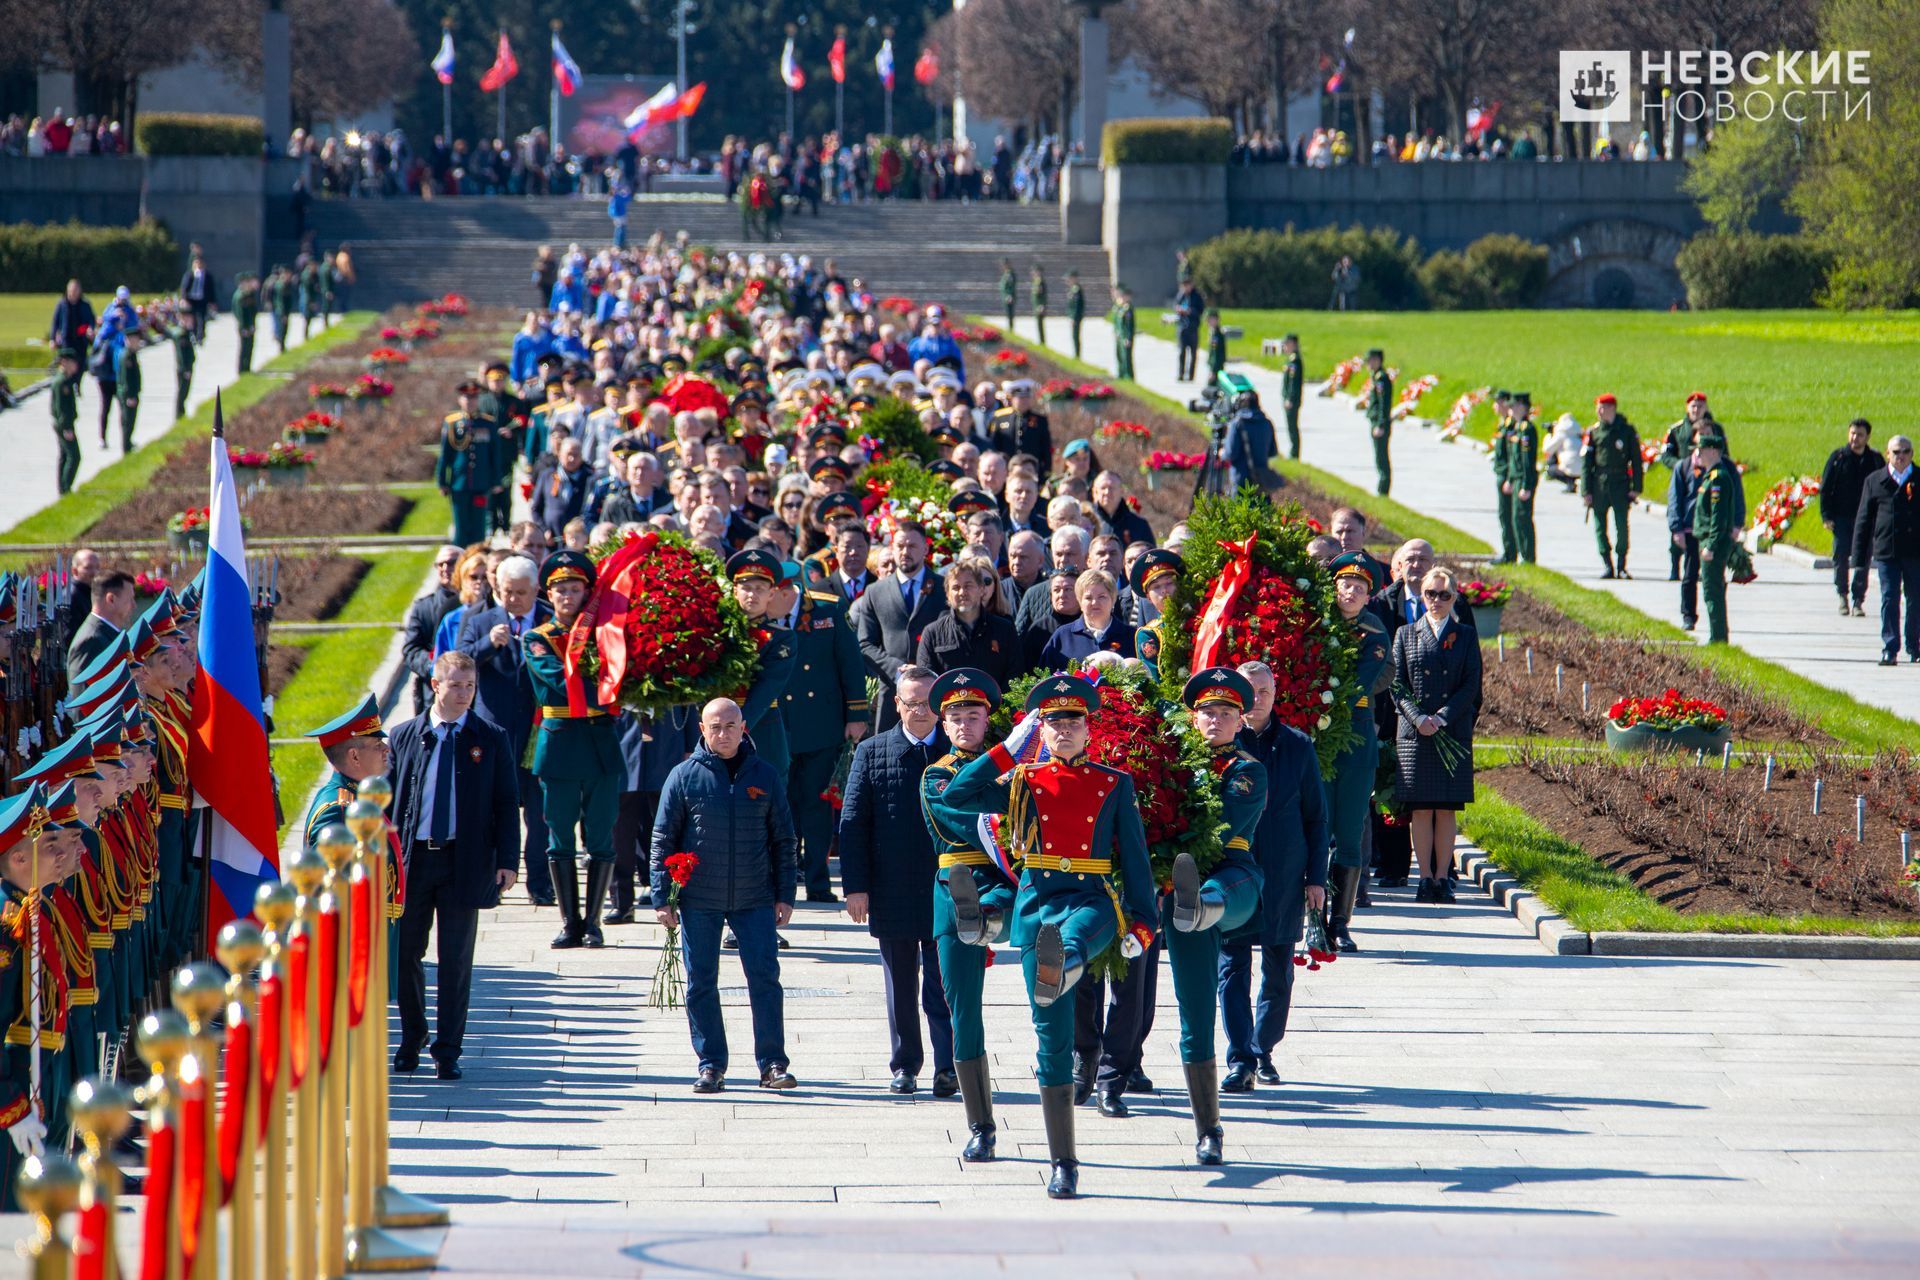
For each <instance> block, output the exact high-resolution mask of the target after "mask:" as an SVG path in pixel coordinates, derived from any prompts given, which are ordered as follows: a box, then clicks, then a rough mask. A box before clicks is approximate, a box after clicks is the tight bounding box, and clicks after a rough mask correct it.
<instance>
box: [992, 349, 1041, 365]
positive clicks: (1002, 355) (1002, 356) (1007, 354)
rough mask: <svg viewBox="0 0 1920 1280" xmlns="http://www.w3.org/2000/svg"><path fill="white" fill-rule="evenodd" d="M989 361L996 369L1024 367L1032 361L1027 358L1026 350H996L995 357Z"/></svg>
mask: <svg viewBox="0 0 1920 1280" xmlns="http://www.w3.org/2000/svg"><path fill="white" fill-rule="evenodd" d="M988 363H989V364H991V365H993V367H994V368H996V369H1024V368H1026V367H1027V366H1028V365H1029V364H1031V363H1032V361H1030V360H1028V359H1027V353H1026V352H1024V351H1012V350H1008V351H996V352H994V353H993V358H992V359H991V360H989V361H988Z"/></svg>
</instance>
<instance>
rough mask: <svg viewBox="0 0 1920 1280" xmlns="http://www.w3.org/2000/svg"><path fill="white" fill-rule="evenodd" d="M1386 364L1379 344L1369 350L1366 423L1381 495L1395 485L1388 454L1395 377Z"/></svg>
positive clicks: (1391, 463)
mask: <svg viewBox="0 0 1920 1280" xmlns="http://www.w3.org/2000/svg"><path fill="white" fill-rule="evenodd" d="M1386 364H1387V357H1386V353H1385V352H1384V351H1382V350H1381V349H1380V348H1379V347H1375V348H1374V349H1373V350H1371V351H1369V352H1367V369H1368V378H1367V426H1368V428H1369V429H1370V431H1371V432H1372V435H1373V467H1374V470H1375V471H1377V472H1379V475H1380V478H1379V480H1378V481H1377V482H1376V483H1375V485H1374V492H1376V493H1378V494H1380V495H1381V496H1382V497H1384V496H1386V493H1387V491H1388V490H1389V489H1391V488H1393V462H1392V461H1391V459H1389V458H1388V456H1387V445H1388V442H1389V441H1390V440H1391V439H1392V436H1393V377H1392V375H1391V374H1389V373H1388V372H1387V369H1386Z"/></svg>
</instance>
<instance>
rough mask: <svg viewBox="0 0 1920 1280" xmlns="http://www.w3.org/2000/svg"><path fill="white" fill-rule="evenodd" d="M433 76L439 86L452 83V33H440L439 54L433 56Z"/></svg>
mask: <svg viewBox="0 0 1920 1280" xmlns="http://www.w3.org/2000/svg"><path fill="white" fill-rule="evenodd" d="M433 74H434V75H436V76H438V77H439V78H440V83H441V84H452V83H453V32H451V31H442V32H441V33H440V52H438V53H436V54H434V55H433Z"/></svg>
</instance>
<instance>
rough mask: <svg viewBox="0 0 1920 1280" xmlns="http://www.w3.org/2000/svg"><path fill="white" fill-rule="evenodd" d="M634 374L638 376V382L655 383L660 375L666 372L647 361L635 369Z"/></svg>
mask: <svg viewBox="0 0 1920 1280" xmlns="http://www.w3.org/2000/svg"><path fill="white" fill-rule="evenodd" d="M634 372H635V373H636V374H638V375H639V376H640V381H642V382H657V381H659V379H660V377H661V375H663V374H664V373H666V370H665V369H662V368H661V367H660V366H659V365H657V364H655V363H654V362H653V361H651V360H649V361H647V362H646V363H644V364H642V365H640V366H638V367H637V368H635V369H634Z"/></svg>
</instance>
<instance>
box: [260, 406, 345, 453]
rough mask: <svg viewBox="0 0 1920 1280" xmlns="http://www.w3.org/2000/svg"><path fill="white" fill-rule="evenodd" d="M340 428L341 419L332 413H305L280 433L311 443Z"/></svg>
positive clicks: (298, 440)
mask: <svg viewBox="0 0 1920 1280" xmlns="http://www.w3.org/2000/svg"><path fill="white" fill-rule="evenodd" d="M339 429H340V419H338V418H336V417H334V416H333V415H332V414H330V413H318V412H315V413H303V414H301V415H300V416H299V417H297V418H295V419H294V420H293V421H292V422H289V423H288V424H287V426H286V429H285V430H284V431H282V432H281V433H280V434H281V436H282V437H284V438H285V439H287V440H290V441H293V442H294V443H297V444H298V443H308V444H310V443H313V442H316V441H321V440H325V439H327V438H328V437H329V436H331V435H333V433H334V432H336V431H338V430H339ZM235 465H236V466H237V465H239V464H237V463H236V464H235Z"/></svg>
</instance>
